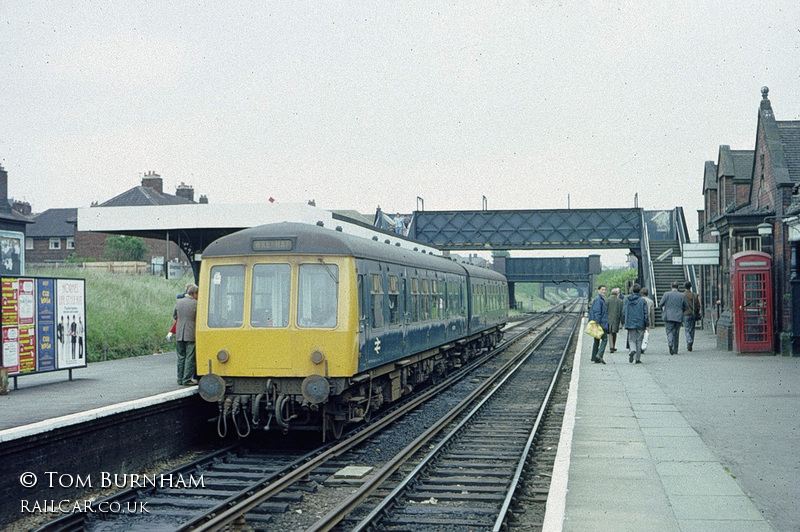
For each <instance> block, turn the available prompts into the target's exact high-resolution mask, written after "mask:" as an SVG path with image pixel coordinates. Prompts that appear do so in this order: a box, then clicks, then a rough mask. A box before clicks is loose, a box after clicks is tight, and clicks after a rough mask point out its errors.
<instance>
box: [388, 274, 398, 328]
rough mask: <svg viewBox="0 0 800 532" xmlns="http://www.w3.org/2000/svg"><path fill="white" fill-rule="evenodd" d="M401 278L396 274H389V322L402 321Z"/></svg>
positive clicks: (391, 323) (393, 323)
mask: <svg viewBox="0 0 800 532" xmlns="http://www.w3.org/2000/svg"><path fill="white" fill-rule="evenodd" d="M399 285H400V283H399V279H398V278H397V276H395V275H390V276H389V324H390V325H397V324H398V323H400V289H399Z"/></svg>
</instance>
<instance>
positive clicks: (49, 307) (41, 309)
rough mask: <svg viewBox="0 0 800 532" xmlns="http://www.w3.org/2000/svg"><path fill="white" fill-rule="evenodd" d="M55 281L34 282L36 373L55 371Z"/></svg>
mask: <svg viewBox="0 0 800 532" xmlns="http://www.w3.org/2000/svg"><path fill="white" fill-rule="evenodd" d="M55 286H56V285H55V280H54V279H37V280H36V303H37V304H36V339H37V349H36V359H37V364H36V366H37V368H36V370H37V371H52V370H54V369H56V311H55V309H56V305H55V295H56V294H55V292H56V291H55Z"/></svg>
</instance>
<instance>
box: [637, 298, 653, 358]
mask: <svg viewBox="0 0 800 532" xmlns="http://www.w3.org/2000/svg"><path fill="white" fill-rule="evenodd" d="M641 295H642V299H644V301H645V303H647V321H648V322H650V327H655V326H656V302H655V301H653V300H652V299H650V290H648V289H647V287H646V286H643V287H642V292H641ZM649 334H650V332H649V331H647V334H645V336H644V338H645V339H644V340H642V353H644V352H645V351H647V347H646V346H645V343H646V341H645V340H646V339H647V336H648V335H649Z"/></svg>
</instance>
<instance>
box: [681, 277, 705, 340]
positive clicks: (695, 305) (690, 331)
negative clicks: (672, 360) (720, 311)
mask: <svg viewBox="0 0 800 532" xmlns="http://www.w3.org/2000/svg"><path fill="white" fill-rule="evenodd" d="M683 286H684V288H685V290H684V291H683V297H685V298H686V304H687V305H689V308H688V309H686V310H684V311H683V330H685V331H686V349H688V350H689V351H691V350H692V344H693V343H694V326H695V323H696V322H697V317H698V316H700V314H701V312H700V299H699V298H698V297H697V294H695V293H694V292H692V283H690V282H689V281H686V284H685V285H683Z"/></svg>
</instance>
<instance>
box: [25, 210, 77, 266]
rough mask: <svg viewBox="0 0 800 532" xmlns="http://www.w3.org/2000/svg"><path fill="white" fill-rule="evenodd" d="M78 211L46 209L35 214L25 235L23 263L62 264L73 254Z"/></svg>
mask: <svg viewBox="0 0 800 532" xmlns="http://www.w3.org/2000/svg"><path fill="white" fill-rule="evenodd" d="M77 219H78V209H76V208H68V209H48V210H46V211H44V212H41V213H39V214H36V215H35V216H34V217H33V223H32V224H31V225H30V226H29V227H28V230H27V232H26V233H25V262H26V263H27V264H32V263H37V264H39V263H46V262H64V261H65V260H66V259H67V257H69V255H70V254H72V253H75V223H76V221H77Z"/></svg>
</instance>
